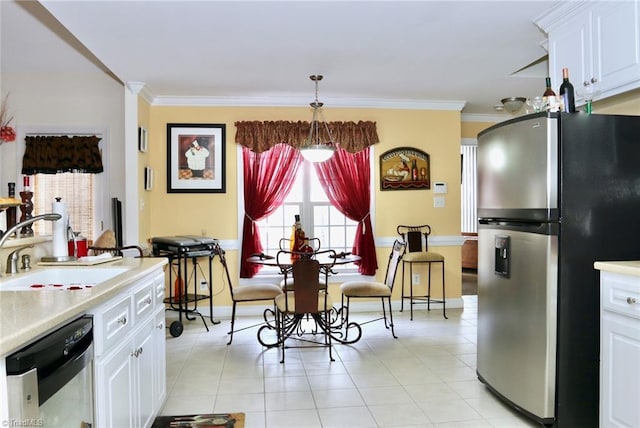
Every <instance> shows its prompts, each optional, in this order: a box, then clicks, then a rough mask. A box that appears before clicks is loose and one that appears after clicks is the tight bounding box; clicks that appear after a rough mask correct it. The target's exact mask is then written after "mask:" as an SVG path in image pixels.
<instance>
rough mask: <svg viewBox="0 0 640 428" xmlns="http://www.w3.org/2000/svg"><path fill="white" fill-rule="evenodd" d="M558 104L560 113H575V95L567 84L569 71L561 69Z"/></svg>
mask: <svg viewBox="0 0 640 428" xmlns="http://www.w3.org/2000/svg"><path fill="white" fill-rule="evenodd" d="M559 93H560V104H561V106H562V111H564V112H567V113H575V112H576V100H575V93H574V91H573V85H572V84H571V82H569V69H568V68H563V69H562V84H561V85H560V91H559Z"/></svg>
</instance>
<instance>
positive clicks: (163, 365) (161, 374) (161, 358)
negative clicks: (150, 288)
mask: <svg viewBox="0 0 640 428" xmlns="http://www.w3.org/2000/svg"><path fill="white" fill-rule="evenodd" d="M166 340H167V338H166V329H165V315H164V308H160V310H158V311H156V315H155V323H154V331H153V341H154V346H155V354H156V357H155V373H154V379H155V382H154V385H155V388H156V390H155V399H156V403H155V404H156V407H155V408H156V412H157V411H159V410H160V409H161V408H162V406H163V405H164V400H165V399H166V398H167V350H166Z"/></svg>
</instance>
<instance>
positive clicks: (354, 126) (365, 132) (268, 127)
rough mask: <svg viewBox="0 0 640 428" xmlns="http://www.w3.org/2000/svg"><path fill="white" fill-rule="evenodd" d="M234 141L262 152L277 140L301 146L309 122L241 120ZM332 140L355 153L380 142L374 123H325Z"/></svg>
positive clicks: (254, 150) (307, 130) (256, 151)
mask: <svg viewBox="0 0 640 428" xmlns="http://www.w3.org/2000/svg"><path fill="white" fill-rule="evenodd" d="M235 125H236V143H238V144H240V145H241V146H244V147H247V148H249V149H250V150H251V151H253V152H255V153H262V152H265V151H267V150H269V149H270V148H271V147H273V146H275V145H276V144H279V143H286V144H289V145H290V146H293V147H296V148H298V147H300V146H301V145H302V144H303V143H304V142H305V141H306V139H307V138H308V137H309V127H310V123H309V122H301V121H298V122H291V121H284V120H279V121H266V122H260V121H244V122H236V123H235ZM327 126H328V127H329V130H330V131H331V136H332V137H333V139H334V142H335V143H336V144H337V145H338V146H339V147H341V148H342V149H344V150H346V151H348V152H350V153H357V152H359V151H361V150H363V149H365V148H367V147H369V146H371V145H373V144H376V143H378V142H379V140H378V132H377V130H376V123H375V122H363V121H359V122H358V123H356V122H327Z"/></svg>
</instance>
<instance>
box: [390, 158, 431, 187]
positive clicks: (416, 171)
mask: <svg viewBox="0 0 640 428" xmlns="http://www.w3.org/2000/svg"><path fill="white" fill-rule="evenodd" d="M430 188H431V163H430V161H429V154H428V153H427V152H425V151H422V150H420V149H416V148H414V147H398V148H395V149H391V150H388V151H386V152H384V153H383V154H381V155H380V190H409V189H430Z"/></svg>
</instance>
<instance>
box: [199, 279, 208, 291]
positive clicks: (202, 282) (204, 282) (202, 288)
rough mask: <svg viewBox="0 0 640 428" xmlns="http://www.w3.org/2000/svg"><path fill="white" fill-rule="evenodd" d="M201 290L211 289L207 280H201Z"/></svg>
mask: <svg viewBox="0 0 640 428" xmlns="http://www.w3.org/2000/svg"><path fill="white" fill-rule="evenodd" d="M200 291H209V284H207V281H205V280H202V281H200Z"/></svg>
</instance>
